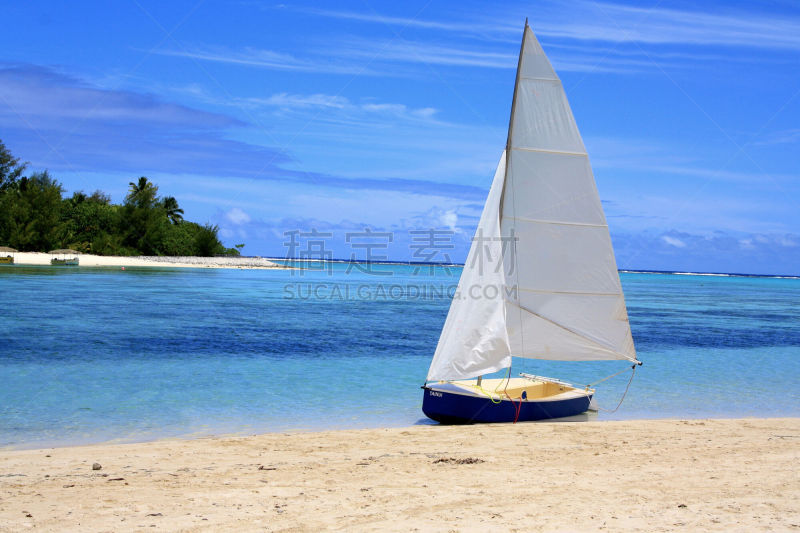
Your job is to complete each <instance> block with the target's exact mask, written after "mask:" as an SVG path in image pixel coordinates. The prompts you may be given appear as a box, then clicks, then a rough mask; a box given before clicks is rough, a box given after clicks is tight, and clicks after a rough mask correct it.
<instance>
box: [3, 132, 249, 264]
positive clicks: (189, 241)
mask: <svg viewBox="0 0 800 533" xmlns="http://www.w3.org/2000/svg"><path fill="white" fill-rule="evenodd" d="M26 169H27V163H21V162H20V160H19V159H18V158H15V157H14V156H13V155H12V154H11V152H9V151H8V149H6V147H5V145H4V144H3V142H2V141H0V245H2V246H11V247H13V248H16V249H17V250H19V251H23V252H46V251H48V250H52V249H54V248H72V249H74V250H78V251H80V252H84V253H92V254H97V255H172V256H175V255H196V256H214V255H239V250H238V249H237V248H225V247H224V246H223V245H222V243H221V242H220V240H219V237H218V233H219V227H217V226H212V225H210V224H205V225H202V226H201V225H200V224H196V223H194V222H188V221H185V220H184V219H183V209H181V208H180V206H179V205H178V201H177V200H176V199H175V198H173V197H172V196H167V197H164V198H162V197H159V196H158V186H157V185H156V184H154V183H151V182H150V181H149V180H148V179H147V178H146V177H144V176H143V177H141V178H139V179H138V180H136V181H135V182H131V183H130V184H129V185H130V189H129V191H128V194H127V196H125V202H124V203H123V204H122V205H117V204H112V203H111V197H110V196H108V195H107V194H105V193H103V192H102V191H95V192H94V193H92V194H91V195H89V196H87V195H86V194H85V193H83V192H76V193H74V194H73V195H72V196H71V197H69V198H63V193H64V188H63V187H62V186H61V184H60V183H59V182H58V181H56V180H55V179H53V178H52V177H51V176H50V174H49V173H48V172H47V171H44V172H34V173H31V174H30V175H26V172H25V171H26Z"/></svg>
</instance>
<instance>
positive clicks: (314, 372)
mask: <svg viewBox="0 0 800 533" xmlns="http://www.w3.org/2000/svg"><path fill="white" fill-rule="evenodd" d="M359 268H365V269H366V267H364V266H363V265H362V266H361V267H359ZM359 268H356V267H353V266H352V265H346V264H334V265H332V266H331V271H325V270H323V271H314V272H304V273H300V272H298V271H286V270H280V271H273V270H215V269H186V270H184V269H156V270H153V269H127V270H125V271H121V270H117V269H95V268H64V267H61V268H59V267H23V266H12V267H2V268H0V294H2V305H3V308H4V311H3V313H2V316H0V345H2V350H1V351H0V447H37V446H46V445H63V444H77V443H88V442H102V441H138V440H150V439H156V438H161V437H166V436H197V435H209V434H223V433H239V434H250V433H260V432H269V431H286V430H313V429H324V428H358V427H385V426H404V425H410V424H415V423H424V417H423V415H422V413H421V411H420V406H421V398H422V395H421V391H420V389H419V387H420V385H421V384H422V383H423V381H424V379H425V374H426V372H427V368H428V365H429V363H430V358H431V355H432V353H433V350H434V349H435V347H436V342H437V339H438V336H439V331H440V329H441V326H442V324H443V323H444V319H445V316H446V314H447V309H448V306H449V298H450V297H449V296H448V291H452V289H453V288H454V286H455V284H456V283H457V279H458V275H459V273H460V271H459V269H457V268H451V269H445V268H441V267H437V268H435V269H431V268H428V267H414V266H408V265H370V266H369V267H368V268H369V269H371V270H370V271H368V272H362V271H360V270H359ZM348 270H349V272H348ZM415 270H419V272H416V273H415ZM379 274H380V275H379ZM622 282H623V285H624V287H625V292H626V298H627V302H628V311H629V315H630V320H631V325H632V329H633V335H634V339H635V341H636V346H637V350H638V353H639V358H640V359H642V360H643V361H644V363H645V364H644V366H643V367H641V368H640V369H639V370H638V371H637V375H636V378H635V379H634V381H633V384H632V385H631V387H630V391H629V392H628V395H627V398H626V399H625V402H624V403H623V404H622V406H621V407H620V409H619V410H618V411H617V412H616V413H613V414H611V413H607V412H601V413H600V414H599V415H598V416H599V418H600V419H626V418H664V417H694V418H696V417H739V416H800V395H798V392H797V387H796V383H797V376H798V374H799V373H800V280H797V279H775V278H740V277H711V276H685V275H656V274H630V273H625V274H622ZM621 368H624V364H622V363H620V362H611V363H606V362H604V363H551V362H544V361H524V362H522V363H520V364H519V365H516V366H515V368H514V371H515V372H516V371H528V372H533V373H537V374H541V375H552V376H556V377H559V378H562V379H567V380H570V381H572V382H574V383H579V384H585V383H589V382H592V381H595V380H597V379H600V378H602V377H605V376H606V375H608V374H611V373H613V372H615V371H617V370H620V369H621ZM627 381H628V380H627V375H623V376H620V377H617V378H614V379H613V380H610V381H609V382H606V383H604V384H603V385H602V386H601V387H600V388H599V389H598V396H597V398H598V400H599V402H600V405H601V406H604V407H607V408H613V407H614V406H616V403H617V402H618V401H619V398H620V397H621V395H622V393H623V391H624V390H625V386H626V384H627Z"/></svg>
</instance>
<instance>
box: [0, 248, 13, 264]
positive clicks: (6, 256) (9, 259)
mask: <svg viewBox="0 0 800 533" xmlns="http://www.w3.org/2000/svg"><path fill="white" fill-rule="evenodd" d="M16 251H17V250H16V249H14V248H11V247H9V246H0V254H2V255H0V265H13V264H14V256H13V255H11V254H12V253H14V252H16Z"/></svg>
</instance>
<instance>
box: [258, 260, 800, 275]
mask: <svg viewBox="0 0 800 533" xmlns="http://www.w3.org/2000/svg"><path fill="white" fill-rule="evenodd" d="M265 259H268V260H270V261H276V262H280V263H359V264H371V265H409V266H435V267H442V268H449V267H456V268H463V267H464V263H440V262H436V261H366V260H354V259H292V258H287V257H265ZM618 272H621V273H625V274H674V275H678V276H718V277H736V278H776V279H800V275H797V274H742V273H736V272H688V271H683V270H638V269H634V268H620V269H618Z"/></svg>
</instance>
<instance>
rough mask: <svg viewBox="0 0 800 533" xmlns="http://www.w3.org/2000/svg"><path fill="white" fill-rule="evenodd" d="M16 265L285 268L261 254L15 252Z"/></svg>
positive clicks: (13, 254)
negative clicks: (74, 262) (72, 261)
mask: <svg viewBox="0 0 800 533" xmlns="http://www.w3.org/2000/svg"><path fill="white" fill-rule="evenodd" d="M7 255H11V256H13V257H14V263H15V264H17V265H49V264H50V260H51V259H52V258H54V257H57V258H59V259H64V258H67V257H69V258H72V257H78V259H79V260H80V266H82V267H120V268H122V267H126V268H128V267H167V268H286V267H284V266H283V265H279V264H277V263H274V262H272V261H270V260H268V259H264V258H261V257H164V256H160V257H155V256H154V257H125V256H107V255H91V254H76V255H71V254H67V255H64V254H58V255H53V254H47V253H40V252H14V253H9V254H7Z"/></svg>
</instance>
